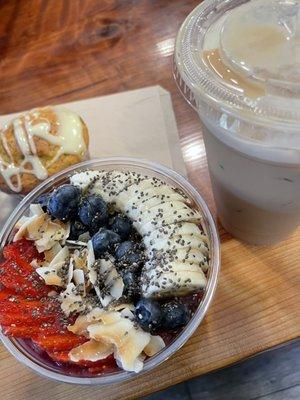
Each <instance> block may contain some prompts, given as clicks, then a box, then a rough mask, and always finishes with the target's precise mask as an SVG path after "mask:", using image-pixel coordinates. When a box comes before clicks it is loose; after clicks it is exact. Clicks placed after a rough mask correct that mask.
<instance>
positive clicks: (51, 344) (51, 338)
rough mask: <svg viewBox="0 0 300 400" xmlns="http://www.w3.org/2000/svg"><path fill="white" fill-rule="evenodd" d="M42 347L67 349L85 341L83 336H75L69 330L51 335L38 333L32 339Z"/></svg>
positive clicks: (55, 349) (59, 349) (56, 349)
mask: <svg viewBox="0 0 300 400" xmlns="http://www.w3.org/2000/svg"><path fill="white" fill-rule="evenodd" d="M34 341H35V343H36V344H38V345H39V346H40V347H41V348H42V349H44V350H46V351H48V350H49V351H50V352H51V351H52V352H56V351H67V350H71V349H73V348H74V347H77V346H79V345H80V344H82V343H84V342H86V341H87V339H86V338H85V337H84V336H77V335H74V334H73V333H71V332H65V333H57V334H53V335H45V334H42V335H39V336H38V337H37V339H35V340H34Z"/></svg>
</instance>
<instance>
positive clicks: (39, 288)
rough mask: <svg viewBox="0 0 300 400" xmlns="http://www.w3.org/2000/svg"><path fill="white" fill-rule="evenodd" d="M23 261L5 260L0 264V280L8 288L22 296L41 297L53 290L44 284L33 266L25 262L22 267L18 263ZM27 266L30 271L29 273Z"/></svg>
mask: <svg viewBox="0 0 300 400" xmlns="http://www.w3.org/2000/svg"><path fill="white" fill-rule="evenodd" d="M22 262H24V261H22V260H19V261H18V262H16V261H14V260H6V261H5V262H4V263H2V264H0V282H1V283H2V284H3V285H4V286H5V287H6V288H8V289H11V290H14V291H16V292H20V293H22V294H23V295H24V296H28V297H34V298H41V297H44V296H47V294H48V293H49V292H50V291H51V290H53V288H52V287H51V286H47V285H45V283H44V281H43V279H42V278H41V277H40V276H39V275H38V274H37V273H36V272H35V271H34V269H33V267H32V266H31V265H30V264H28V263H27V262H25V263H26V264H27V266H26V270H25V273H24V268H23V267H20V263H22ZM29 267H30V268H31V272H30V273H29Z"/></svg>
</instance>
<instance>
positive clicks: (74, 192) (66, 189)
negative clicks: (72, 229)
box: [48, 185, 81, 221]
mask: <svg viewBox="0 0 300 400" xmlns="http://www.w3.org/2000/svg"><path fill="white" fill-rule="evenodd" d="M80 196H81V191H80V190H79V189H78V188H77V187H75V186H73V185H63V186H60V187H59V188H57V189H55V190H54V191H53V192H52V193H51V195H50V199H49V202H48V212H49V214H50V215H51V216H52V217H54V218H57V219H59V220H61V221H69V220H71V219H73V218H75V217H76V215H77V211H78V206H79V202H80Z"/></svg>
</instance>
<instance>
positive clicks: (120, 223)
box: [111, 215, 132, 240]
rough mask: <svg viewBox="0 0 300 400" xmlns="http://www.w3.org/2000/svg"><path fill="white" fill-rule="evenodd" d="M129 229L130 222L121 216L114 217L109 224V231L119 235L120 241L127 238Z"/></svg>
mask: <svg viewBox="0 0 300 400" xmlns="http://www.w3.org/2000/svg"><path fill="white" fill-rule="evenodd" d="M131 228H132V224H131V221H130V220H129V219H128V218H127V217H125V216H123V215H116V216H115V217H114V218H113V220H112V222H111V230H113V231H114V232H116V233H117V234H118V235H120V236H121V239H122V240H126V239H127V238H128V237H129V235H130V232H131Z"/></svg>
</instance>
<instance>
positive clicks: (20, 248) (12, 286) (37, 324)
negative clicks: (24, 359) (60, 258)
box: [0, 239, 87, 363]
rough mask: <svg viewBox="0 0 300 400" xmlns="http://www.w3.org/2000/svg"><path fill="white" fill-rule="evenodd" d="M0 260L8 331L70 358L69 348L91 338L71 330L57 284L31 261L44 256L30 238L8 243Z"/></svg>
mask: <svg viewBox="0 0 300 400" xmlns="http://www.w3.org/2000/svg"><path fill="white" fill-rule="evenodd" d="M3 256H4V258H5V260H4V262H2V264H0V286H1V288H0V324H1V328H2V331H3V333H4V334H5V335H9V336H13V337H17V338H23V339H32V340H33V341H34V342H35V343H36V344H37V345H38V346H40V347H41V348H42V349H43V350H45V351H46V352H47V353H48V354H49V355H50V357H52V358H53V359H54V361H57V362H64V363H65V362H69V359H68V352H69V351H70V350H71V349H72V348H74V347H76V346H79V345H80V344H82V343H84V342H85V341H86V340H87V339H86V338H85V337H83V336H77V335H75V334H73V333H72V332H69V331H68V330H67V325H68V324H69V323H72V322H73V320H71V319H68V320H66V318H65V316H64V315H63V313H62V311H61V308H60V302H59V300H58V298H57V296H49V293H50V292H53V291H54V290H55V289H56V288H55V287H51V286H47V285H45V283H44V281H43V280H42V279H41V278H40V276H39V275H38V274H37V273H36V272H35V270H34V268H33V267H32V265H31V264H30V262H31V261H33V260H34V259H40V260H42V259H43V255H40V254H39V253H38V252H37V250H36V248H35V246H34V244H33V243H32V242H30V241H27V240H24V239H22V240H19V241H18V242H15V243H12V244H9V245H7V246H6V247H5V248H4V250H3Z"/></svg>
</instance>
